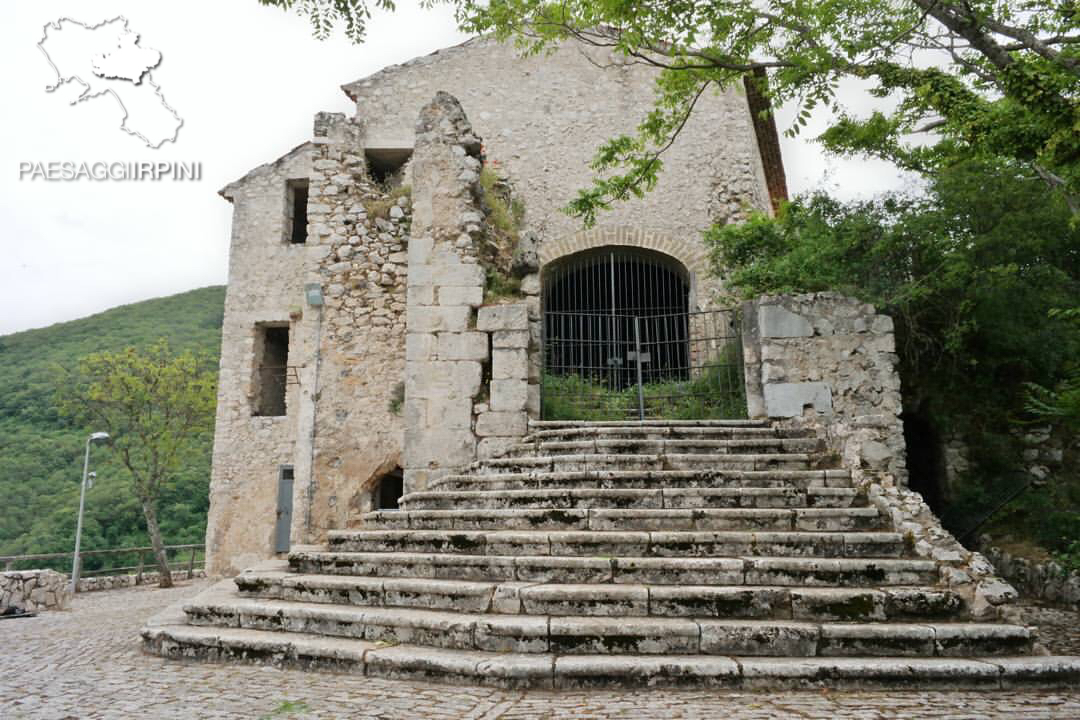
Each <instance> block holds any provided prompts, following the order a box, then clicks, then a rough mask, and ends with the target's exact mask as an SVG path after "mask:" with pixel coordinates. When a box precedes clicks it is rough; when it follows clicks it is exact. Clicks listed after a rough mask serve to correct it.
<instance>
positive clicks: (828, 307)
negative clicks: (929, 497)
mask: <svg viewBox="0 0 1080 720" xmlns="http://www.w3.org/2000/svg"><path fill="white" fill-rule="evenodd" d="M743 318H744V321H743V353H744V358H745V361H746V385H747V399H748V406H749V412H750V416H751V417H771V418H776V419H779V420H781V421H783V422H784V423H785V424H787V425H790V426H792V427H801V428H804V429H805V428H809V429H812V430H813V431H814V432H815V433H816V435H817V436H818V437H819V438H820V440H821V442H822V443H823V444H824V445H825V448H826V449H827V450H828V451H829V452H830V453H832V454H833V455H834V456H835V457H836V458H837V459H838V460H839V463H840V466H841V467H843V468H844V469H847V470H849V471H850V472H851V476H852V479H853V480H854V482H855V486H856V487H857V488H860V489H861V490H863V491H865V492H866V493H867V496H868V497H869V499H870V501H871V503H873V504H874V505H875V506H876V507H877V508H878V510H879V511H880V512H881V513H882V514H883V515H885V516H886V517H889V518H891V520H892V524H893V527H895V528H897V529H898V530H899V531H901V532H903V533H905V534H906V536H907V538H908V542H909V544H910V545H911V546H912V549H913V550H914V551H915V552H916V553H917V554H918V555H919V556H921V557H926V558H931V559H933V560H936V561H938V562H939V563H942V564H943V568H944V570H943V577H942V580H943V582H944V583H945V584H946V585H947V586H948V587H950V588H951V589H952V590H954V591H956V592H957V593H958V594H959V595H961V596H962V597H964V599H965V602H967V604H968V605H969V606H970V607H971V609H972V612H973V613H974V614H975V616H976V617H979V618H984V619H989V618H995V617H998V616H999V615H1000V612H1001V609H1003V608H1004V607H1005V606H1006V604H1007V602H1008V601H1010V600H1013V599H1015V598H1016V590H1015V589H1014V588H1013V587H1012V586H1010V585H1009V584H1008V583H1006V582H1005V581H1003V580H1001V579H1000V578H998V577H997V576H996V575H995V571H994V568H993V566H992V565H991V564H990V563H989V562H988V561H987V560H986V558H985V557H983V556H982V555H981V554H979V553H977V552H971V551H969V550H968V549H966V548H965V547H964V546H963V545H961V544H960V543H959V542H958V541H957V540H956V538H954V537H953V536H952V535H951V534H950V533H949V532H948V531H946V530H945V529H944V528H943V527H942V526H941V523H940V521H939V520H938V519H937V517H936V516H935V515H934V514H933V512H931V510H930V508H929V507H928V506H927V504H926V503H925V502H924V501H923V498H922V496H921V495H919V494H918V493H917V492H914V491H912V490H910V489H909V488H908V487H907V484H908V482H907V481H908V475H907V467H906V448H905V444H904V433H903V422H902V420H901V418H900V413H901V410H902V405H901V399H900V375H899V372H898V370H897V356H896V341H895V338H894V336H893V321H892V318H890V317H888V316H887V315H880V314H878V313H877V312H876V311H875V309H874V307H873V306H872V305H867V304H864V303H861V302H859V301H857V300H854V299H852V298H848V297H844V296H842V295H839V294H836V293H814V294H807V295H796V296H767V297H762V298H759V299H757V300H754V301H752V302H748V303H745V304H744V306H743Z"/></svg>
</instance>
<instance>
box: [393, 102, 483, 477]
mask: <svg viewBox="0 0 1080 720" xmlns="http://www.w3.org/2000/svg"><path fill="white" fill-rule="evenodd" d="M480 147H481V145H480V139H479V138H478V137H477V136H476V135H475V134H474V133H473V131H472V127H471V126H470V124H469V121H468V118H466V117H465V112H464V111H463V110H462V109H461V105H460V104H459V103H458V101H457V100H456V99H455V98H454V97H453V96H451V95H449V94H447V93H443V92H440V93H438V94H437V95H436V96H435V99H434V100H432V101H431V102H430V103H429V104H428V105H426V106H425V107H424V108H423V109H422V110H421V111H420V118H419V120H418V121H417V124H416V148H415V150H414V152H413V160H412V163H413V224H412V238H411V240H410V242H409V271H408V291H407V298H406V338H405V347H406V349H405V426H406V430H405V468H404V470H405V492H407V493H408V492H414V491H417V490H422V489H424V488H425V487H427V486H428V485H429V484H430V483H431V481H433V480H435V479H437V478H438V477H441V476H442V475H445V474H447V473H449V472H450V471H451V470H453V469H457V468H462V467H465V466H467V465H468V464H469V463H471V462H472V461H473V460H474V459H475V458H476V445H477V441H476V435H475V434H474V432H473V426H472V423H473V406H474V404H475V400H476V398H477V396H478V395H479V394H480V389H481V383H482V378H483V372H484V364H485V363H486V361H487V360H488V342H489V340H488V336H487V334H486V333H484V332H480V331H479V330H478V329H477V327H476V308H478V307H479V306H480V305H481V304H482V303H483V301H484V280H485V274H484V270H483V268H482V267H481V266H480V264H479V261H478V258H477V249H476V245H475V243H476V242H477V240H478V239H479V238H480V236H481V234H482V230H483V226H482V223H483V212H482V210H481V208H480V207H479V204H478V202H477V197H479V192H478V188H477V183H478V181H479V172H480V168H481V164H482V163H481V159H480Z"/></svg>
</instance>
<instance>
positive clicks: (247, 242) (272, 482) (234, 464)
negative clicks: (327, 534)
mask: <svg viewBox="0 0 1080 720" xmlns="http://www.w3.org/2000/svg"><path fill="white" fill-rule="evenodd" d="M312 150H313V145H311V144H310V143H305V144H304V145H301V146H299V147H297V148H295V149H294V150H292V151H291V152H289V153H287V154H286V155H284V156H282V157H281V158H279V159H278V160H276V161H275V162H273V163H268V164H266V165H262V166H260V167H258V168H256V169H254V170H252V171H251V172H250V173H248V174H247V175H246V176H245V177H243V178H241V179H240V180H238V181H236V182H234V183H232V184H230V185H228V186H226V187H225V188H224V189H223V190H222V191H221V194H222V196H224V197H225V198H226V199H228V200H229V201H230V202H231V203H232V205H233V222H232V239H231V244H230V251H229V281H228V286H227V289H226V292H225V318H224V322H223V325H222V333H221V362H220V374H219V376H218V377H219V379H218V403H217V417H216V422H215V429H214V454H213V468H212V472H211V479H210V513H209V516H208V519H207V530H206V547H207V556H208V557H207V562H208V567H209V569H210V571H211V572H212V573H230V572H235V571H236V570H237V569H238V568H243V567H245V566H247V565H250V564H252V563H255V562H258V561H260V560H263V559H264V558H265V557H266V556H267V553H268V551H269V550H270V548H271V547H272V542H273V532H274V519H275V515H276V510H277V475H278V468H279V467H280V466H281V465H287V464H293V461H294V457H295V455H296V439H297V431H298V418H299V412H298V410H299V406H300V405H301V404H302V403H310V393H309V392H308V390H309V389H310V386H311V385H310V383H311V378H310V376H309V373H308V372H303V373H301V377H300V378H299V380H300V382H299V383H293V384H290V385H289V386H288V392H287V393H286V409H287V411H286V414H285V415H282V416H256V415H253V410H254V403H255V401H256V398H255V395H256V391H257V382H256V380H257V379H256V371H255V368H256V351H257V347H256V341H257V339H258V335H257V333H258V330H257V328H258V326H259V324H260V323H268V322H274V323H284V324H285V325H286V326H288V328H289V336H290V337H289V340H290V348H289V350H290V352H289V364H290V365H294V366H299V365H301V364H302V363H303V360H301V357H303V356H307V355H310V354H313V342H314V337H313V335H312V334H311V332H310V330H311V329H312V328H310V327H309V325H310V323H308V324H304V323H296V322H295V321H294V320H292V319H291V317H290V315H291V313H292V312H293V311H295V310H302V308H303V302H304V301H303V285H304V278H305V267H306V266H307V265H308V264H309V262H313V261H314V260H313V256H318V255H320V254H322V253H323V252H324V251H325V250H324V248H322V247H320V246H319V245H318V244H315V243H308V244H304V245H296V244H292V243H290V242H288V240H287V239H286V238H285V231H286V228H285V223H286V217H287V212H286V184H287V182H288V181H289V180H291V179H297V178H307V177H308V175H309V174H310V172H311V160H312Z"/></svg>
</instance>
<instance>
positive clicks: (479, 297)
mask: <svg viewBox="0 0 1080 720" xmlns="http://www.w3.org/2000/svg"><path fill="white" fill-rule="evenodd" d="M483 302H484V288H483V286H482V285H464V286H458V285H449V286H448V285H444V286H442V287H440V288H439V304H440V305H468V306H470V307H479V306H480V305H482V304H483Z"/></svg>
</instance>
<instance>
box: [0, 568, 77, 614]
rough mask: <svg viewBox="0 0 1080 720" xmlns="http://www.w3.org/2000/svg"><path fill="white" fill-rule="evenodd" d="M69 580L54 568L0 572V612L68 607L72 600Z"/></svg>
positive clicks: (35, 610)
mask: <svg viewBox="0 0 1080 720" xmlns="http://www.w3.org/2000/svg"><path fill="white" fill-rule="evenodd" d="M70 584H71V583H70V581H69V579H68V576H67V575H64V574H63V573H58V572H56V571H55V570H22V571H13V572H5V573H0V615H2V614H5V613H6V612H11V611H12V610H15V611H17V612H40V611H42V610H65V609H66V608H67V606H68V605H69V604H70V603H71V590H70V587H69V586H70Z"/></svg>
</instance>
